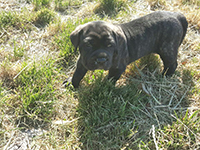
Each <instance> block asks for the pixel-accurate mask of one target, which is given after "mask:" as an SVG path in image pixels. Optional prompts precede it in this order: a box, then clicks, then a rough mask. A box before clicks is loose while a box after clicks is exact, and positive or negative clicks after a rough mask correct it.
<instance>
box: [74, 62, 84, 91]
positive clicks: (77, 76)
mask: <svg viewBox="0 0 200 150" xmlns="http://www.w3.org/2000/svg"><path fill="white" fill-rule="evenodd" d="M86 73H87V69H85V67H84V66H83V65H82V63H81V62H80V61H78V63H77V66H76V70H75V72H74V75H73V77H72V85H73V86H74V88H78V86H79V83H80V81H81V80H82V79H83V77H84V76H85V74H86Z"/></svg>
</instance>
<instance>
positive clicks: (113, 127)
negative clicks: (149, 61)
mask: <svg viewBox="0 0 200 150" xmlns="http://www.w3.org/2000/svg"><path fill="white" fill-rule="evenodd" d="M94 76H95V75H94ZM183 78H184V75H183ZM119 82H125V83H124V84H119V85H118V86H115V85H113V83H112V82H110V81H107V80H105V79H104V76H103V75H98V77H96V78H95V79H94V80H93V81H91V83H90V85H84V86H82V87H81V88H80V89H79V90H78V98H79V106H78V108H77V111H78V115H79V116H80V118H81V119H80V120H79V122H78V124H79V127H80V131H81V132H80V137H81V138H80V142H81V143H83V147H82V148H83V149H122V148H124V147H126V148H132V149H138V144H141V143H142V142H147V141H148V139H149V137H151V136H152V135H151V134H149V133H150V131H151V130H152V125H154V126H155V127H156V128H162V127H163V126H165V125H167V124H172V123H173V122H174V121H176V120H175V118H173V117H172V114H174V113H177V114H180V117H181V115H183V113H181V108H183V107H187V106H188V103H189V102H188V93H190V89H191V88H187V85H185V84H184V86H183V85H181V86H180V82H179V80H178V79H177V78H176V77H173V78H159V77H147V76H144V75H143V77H141V78H140V79H139V78H137V79H134V78H133V79H131V78H129V79H128V80H126V81H124V80H121V81H120V80H119ZM172 82H173V83H174V84H173V86H172ZM192 86H193V85H192ZM185 92H187V93H185ZM170 93H171V94H170ZM153 145H154V144H153ZM154 146H155V145H154ZM152 148H153V147H152Z"/></svg>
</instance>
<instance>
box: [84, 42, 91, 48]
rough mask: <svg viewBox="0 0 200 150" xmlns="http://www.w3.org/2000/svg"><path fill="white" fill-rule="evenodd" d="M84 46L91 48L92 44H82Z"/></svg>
mask: <svg viewBox="0 0 200 150" xmlns="http://www.w3.org/2000/svg"><path fill="white" fill-rule="evenodd" d="M84 46H86V47H92V44H91V43H89V42H86V43H85V44H84Z"/></svg>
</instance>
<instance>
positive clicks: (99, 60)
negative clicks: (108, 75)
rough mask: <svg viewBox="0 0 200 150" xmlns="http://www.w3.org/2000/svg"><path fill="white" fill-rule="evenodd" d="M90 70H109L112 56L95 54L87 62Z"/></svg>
mask: <svg viewBox="0 0 200 150" xmlns="http://www.w3.org/2000/svg"><path fill="white" fill-rule="evenodd" d="M86 62H87V63H86V66H87V68H88V70H97V69H104V70H109V69H110V67H111V62H112V60H111V56H110V55H109V54H108V53H105V52H100V53H96V54H93V55H92V57H90V59H88V60H87V61H86Z"/></svg>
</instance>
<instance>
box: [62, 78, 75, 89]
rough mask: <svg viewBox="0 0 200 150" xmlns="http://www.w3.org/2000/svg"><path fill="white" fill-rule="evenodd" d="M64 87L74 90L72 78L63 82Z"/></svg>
mask: <svg viewBox="0 0 200 150" xmlns="http://www.w3.org/2000/svg"><path fill="white" fill-rule="evenodd" d="M62 86H63V87H65V88H66V87H70V88H73V85H72V77H69V78H67V79H66V80H64V81H63V83H62Z"/></svg>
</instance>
